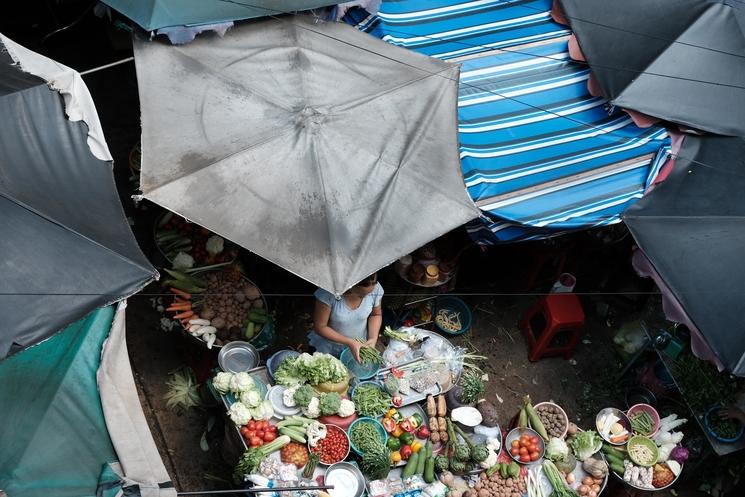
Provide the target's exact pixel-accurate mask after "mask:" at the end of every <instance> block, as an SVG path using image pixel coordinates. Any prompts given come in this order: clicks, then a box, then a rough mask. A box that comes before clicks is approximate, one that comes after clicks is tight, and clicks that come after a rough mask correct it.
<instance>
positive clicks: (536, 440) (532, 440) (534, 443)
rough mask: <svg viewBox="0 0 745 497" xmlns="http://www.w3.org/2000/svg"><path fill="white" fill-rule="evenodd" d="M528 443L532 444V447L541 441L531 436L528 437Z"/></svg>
mask: <svg viewBox="0 0 745 497" xmlns="http://www.w3.org/2000/svg"><path fill="white" fill-rule="evenodd" d="M530 443H532V444H533V445H538V444H539V443H541V441H540V440H539V439H538V437H536V436H533V437H530Z"/></svg>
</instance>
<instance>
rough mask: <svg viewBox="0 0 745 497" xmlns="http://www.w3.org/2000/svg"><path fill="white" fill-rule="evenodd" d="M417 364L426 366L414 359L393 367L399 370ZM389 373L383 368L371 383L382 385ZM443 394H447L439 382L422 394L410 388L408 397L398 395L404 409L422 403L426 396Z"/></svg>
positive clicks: (420, 360) (421, 361) (419, 359)
mask: <svg viewBox="0 0 745 497" xmlns="http://www.w3.org/2000/svg"><path fill="white" fill-rule="evenodd" d="M418 363H421V364H422V365H424V364H426V361H425V360H424V359H422V358H421V357H420V358H417V359H414V360H412V361H409V362H406V363H403V364H399V365H398V366H394V367H396V368H397V369H401V368H402V367H406V366H412V365H416V364H418ZM390 371H391V368H385V369H380V370H378V372H377V373H376V375H375V376H374V377H373V378H372V380H371V381H375V382H377V383H380V384H381V385H382V384H383V380H384V379H385V377H386V375H388V374H389V373H390ZM445 392H447V390H444V389H443V388H442V386H441V385H440V383H439V382H438V383H435V384H434V386H432V387H431V388H429V389H427V390H425V391H424V392H417V391H415V390H414V389H413V388H412V389H411V393H410V394H409V395H400V397H401V399H402V400H403V404H401V407H404V406H408V405H411V404H416V403H418V402H421V401H423V400H424V399H426V398H427V395H439V394H441V393H445Z"/></svg>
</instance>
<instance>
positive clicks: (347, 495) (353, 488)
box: [324, 462, 365, 497]
mask: <svg viewBox="0 0 745 497" xmlns="http://www.w3.org/2000/svg"><path fill="white" fill-rule="evenodd" d="M324 482H325V483H326V485H333V486H334V488H333V489H331V490H329V491H328V493H329V495H330V496H331V497H361V496H362V494H363V493H364V492H365V477H364V476H362V472H361V471H360V470H359V468H358V467H357V466H356V465H355V464H352V463H348V462H338V463H335V464H332V465H331V466H329V467H328V469H326V473H324Z"/></svg>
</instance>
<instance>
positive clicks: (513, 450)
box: [510, 447, 520, 456]
mask: <svg viewBox="0 0 745 497" xmlns="http://www.w3.org/2000/svg"><path fill="white" fill-rule="evenodd" d="M510 454H512V455H513V456H519V455H520V449H518V448H517V447H512V448H511V449H510Z"/></svg>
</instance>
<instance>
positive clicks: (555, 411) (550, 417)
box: [535, 404, 568, 438]
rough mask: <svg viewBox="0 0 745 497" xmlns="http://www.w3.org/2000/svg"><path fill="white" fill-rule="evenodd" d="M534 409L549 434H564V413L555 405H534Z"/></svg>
mask: <svg viewBox="0 0 745 497" xmlns="http://www.w3.org/2000/svg"><path fill="white" fill-rule="evenodd" d="M535 410H536V413H537V414H538V417H539V418H541V422H542V423H543V426H544V427H545V428H546V431H547V432H548V434H549V436H551V437H556V438H561V436H562V435H564V431H565V430H566V429H567V422H568V421H567V418H566V415H565V414H564V413H563V412H561V410H560V409H559V408H558V407H557V406H555V405H551V404H543V405H540V406H538V407H536V408H535Z"/></svg>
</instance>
